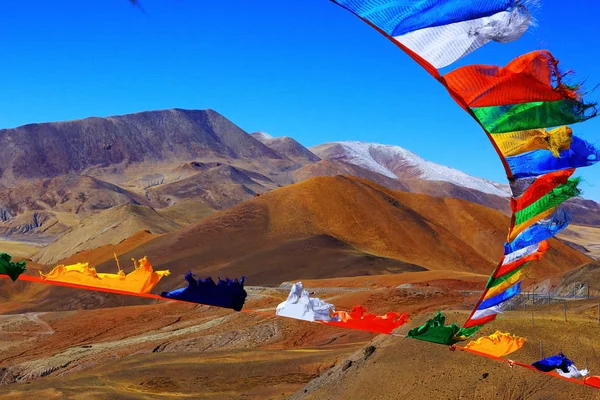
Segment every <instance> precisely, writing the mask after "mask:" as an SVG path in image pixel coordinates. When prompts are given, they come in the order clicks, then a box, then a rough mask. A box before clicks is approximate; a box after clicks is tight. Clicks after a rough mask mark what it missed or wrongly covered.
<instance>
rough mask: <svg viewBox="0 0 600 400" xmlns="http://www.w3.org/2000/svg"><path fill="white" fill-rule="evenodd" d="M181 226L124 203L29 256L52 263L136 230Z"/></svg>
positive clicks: (160, 230) (161, 230) (114, 241)
mask: <svg viewBox="0 0 600 400" xmlns="http://www.w3.org/2000/svg"><path fill="white" fill-rule="evenodd" d="M181 227H182V226H181V225H178V224H176V223H175V222H172V221H170V220H168V219H167V218H165V217H163V216H162V215H160V214H159V213H157V212H156V211H155V210H153V209H152V208H150V207H144V206H136V205H132V204H124V205H121V206H117V207H113V208H110V209H108V210H106V211H103V212H101V213H98V214H95V215H93V216H91V217H89V218H86V219H85V220H83V221H81V223H80V224H78V225H77V226H75V227H73V228H71V229H70V230H69V231H67V232H66V233H65V234H64V235H62V236H61V237H60V238H58V239H57V240H56V241H54V242H53V243H50V244H49V245H48V246H46V247H44V248H43V249H42V250H40V251H39V252H37V253H36V254H35V255H34V256H33V260H34V261H36V262H38V263H40V264H46V265H52V264H55V263H56V262H57V261H59V260H61V259H63V258H65V257H67V256H69V255H71V254H75V253H78V252H80V251H83V250H91V249H95V248H97V247H100V246H103V245H106V244H112V245H115V244H117V243H119V242H121V241H123V240H125V239H127V238H129V237H131V236H133V235H134V234H136V233H137V232H139V231H143V230H147V231H150V232H152V233H154V234H162V233H167V232H171V231H174V230H177V229H179V228H181Z"/></svg>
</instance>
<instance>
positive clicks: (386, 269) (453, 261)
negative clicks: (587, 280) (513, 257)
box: [106, 176, 590, 288]
mask: <svg viewBox="0 0 600 400" xmlns="http://www.w3.org/2000/svg"><path fill="white" fill-rule="evenodd" d="M508 223H509V221H508V217H506V216H505V215H503V214H501V213H499V212H497V211H493V210H489V209H486V208H484V207H481V206H478V205H475V204H472V203H468V202H466V201H462V200H456V199H442V198H434V197H430V196H426V195H418V194H410V193H402V192H394V191H390V190H388V189H385V188H383V187H381V186H379V185H376V184H374V183H372V182H369V181H366V180H362V179H357V178H353V177H345V176H338V177H322V178H313V179H309V180H306V181H303V182H301V183H298V184H294V185H290V186H286V187H284V188H280V189H277V190H274V191H272V192H269V193H266V194H264V195H262V196H260V197H258V198H255V199H252V200H248V201H245V202H242V203H241V204H239V205H237V206H235V207H232V208H231V209H228V210H225V211H221V212H218V213H215V214H212V215H211V216H209V217H207V218H206V219H204V220H203V221H201V222H200V223H198V224H194V225H191V226H190V227H188V228H185V229H183V230H180V231H177V232H173V233H169V234H166V235H163V236H161V237H160V238H157V239H154V240H152V241H150V242H147V243H145V244H143V245H141V246H140V247H139V248H136V249H135V250H133V251H132V252H129V253H127V254H126V255H125V256H126V257H127V258H129V257H141V256H143V255H148V256H149V257H150V259H151V260H152V262H153V265H155V266H160V268H168V269H170V270H171V271H172V272H173V274H172V275H171V276H170V277H166V278H165V279H163V281H161V288H167V287H173V285H177V282H180V281H181V274H183V273H184V272H186V271H188V270H193V271H194V272H195V273H198V274H202V275H213V276H214V275H220V276H222V277H224V276H226V275H227V276H241V275H245V276H247V277H249V278H250V282H252V284H278V283H280V282H282V281H286V280H292V279H299V278H304V279H306V278H326V277H342V276H355V275H369V274H380V273H396V272H402V271H410V270H413V271H414V270H415V268H417V267H422V268H426V269H430V270H450V271H465V272H476V273H483V274H488V273H489V272H490V271H491V270H492V269H493V268H494V266H495V265H496V263H497V262H498V260H499V259H500V255H501V253H502V248H503V246H502V245H503V243H504V240H505V237H506V230H507V227H508ZM551 247H552V248H551V250H550V252H549V254H547V255H546V257H545V258H544V259H543V261H542V262H540V263H539V264H538V265H539V267H538V268H536V269H535V270H534V272H533V273H534V274H535V273H536V271H537V273H540V274H550V273H558V272H561V271H567V270H569V269H572V268H575V267H577V266H579V265H582V264H584V263H586V262H589V261H590V259H589V258H588V257H585V256H584V255H582V254H580V253H578V252H576V251H575V250H573V249H571V248H570V247H568V246H567V245H564V244H562V243H560V242H558V241H556V240H553V241H552V244H551ZM356 257H359V259H360V262H357V258H356ZM365 260H372V262H371V263H370V264H369V263H367V264H365V262H364V261H365ZM106 267H107V268H111V266H110V265H108V264H107V265H106Z"/></svg>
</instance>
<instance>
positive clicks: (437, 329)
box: [406, 311, 479, 345]
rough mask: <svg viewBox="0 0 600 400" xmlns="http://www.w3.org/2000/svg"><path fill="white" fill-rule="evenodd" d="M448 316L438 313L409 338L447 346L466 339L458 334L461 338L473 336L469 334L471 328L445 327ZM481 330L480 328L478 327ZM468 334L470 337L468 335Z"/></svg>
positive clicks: (410, 332) (409, 333) (413, 330)
mask: <svg viewBox="0 0 600 400" xmlns="http://www.w3.org/2000/svg"><path fill="white" fill-rule="evenodd" d="M445 322H446V316H445V315H444V314H442V312H440V311H438V312H437V314H435V317H433V318H432V319H430V320H427V322H425V324H423V325H421V326H419V327H418V328H414V329H411V330H410V331H409V332H408V333H407V334H406V337H407V338H413V339H418V340H424V341H426V342H433V343H439V344H447V345H452V344H454V343H458V342H460V341H462V340H464V339H462V338H458V337H457V334H459V335H460V334H461V333H463V334H462V335H460V336H471V335H473V333H475V332H473V333H471V334H468V333H469V332H468V331H469V330H471V329H472V328H469V329H467V330H464V332H463V329H460V328H459V327H458V325H456V323H453V324H452V325H448V326H445V325H444V324H445ZM477 328H479V327H477ZM467 334H468V335H467Z"/></svg>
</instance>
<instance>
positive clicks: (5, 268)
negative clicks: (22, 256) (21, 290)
mask: <svg viewBox="0 0 600 400" xmlns="http://www.w3.org/2000/svg"><path fill="white" fill-rule="evenodd" d="M11 260H12V257H11V255H10V254H7V253H0V274H5V275H8V276H9V277H10V279H12V281H13V282H14V281H16V280H17V279H18V278H19V275H21V274H22V273H23V272H25V261H19V262H16V263H15V262H12V261H11Z"/></svg>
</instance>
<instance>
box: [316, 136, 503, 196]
mask: <svg viewBox="0 0 600 400" xmlns="http://www.w3.org/2000/svg"><path fill="white" fill-rule="evenodd" d="M310 151H312V152H313V153H315V154H316V155H318V156H319V157H321V158H323V159H329V160H339V161H345V162H348V163H350V164H354V165H358V166H360V167H362V168H366V169H369V170H371V171H373V172H377V173H380V174H382V175H385V176H387V177H390V178H394V179H421V180H428V181H443V182H448V183H452V184H454V185H458V186H462V187H466V188H470V189H474V190H478V191H480V192H484V193H489V194H493V195H496V196H501V197H509V196H510V188H509V186H508V185H504V184H500V183H496V182H492V181H489V180H487V179H483V178H477V177H474V176H471V175H468V174H466V173H464V172H462V171H459V170H457V169H454V168H450V167H446V166H444V165H440V164H436V163H434V162H431V161H427V160H424V159H423V158H421V157H419V156H418V155H416V154H415V153H413V152H411V151H408V150H406V149H403V148H402V147H399V146H391V145H384V144H378V143H366V142H358V141H345V142H332V143H325V144H321V145H318V146H314V147H311V148H310Z"/></svg>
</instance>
